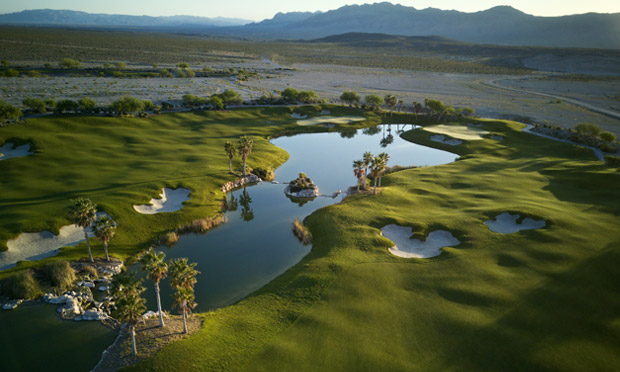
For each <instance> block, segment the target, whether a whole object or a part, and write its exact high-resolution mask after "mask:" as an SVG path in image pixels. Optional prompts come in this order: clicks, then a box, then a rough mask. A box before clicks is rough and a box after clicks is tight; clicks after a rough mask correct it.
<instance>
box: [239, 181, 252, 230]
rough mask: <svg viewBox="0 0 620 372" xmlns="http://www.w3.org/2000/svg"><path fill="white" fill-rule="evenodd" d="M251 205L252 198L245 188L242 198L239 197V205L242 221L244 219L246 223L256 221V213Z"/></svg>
mask: <svg viewBox="0 0 620 372" xmlns="http://www.w3.org/2000/svg"><path fill="white" fill-rule="evenodd" d="M251 203H252V198H251V197H250V194H249V193H248V191H247V190H246V188H245V187H244V188H243V192H242V193H241V196H239V204H241V219H243V220H244V221H246V222H248V221H252V220H253V219H254V211H253V210H252V208H251V207H250V204H251Z"/></svg>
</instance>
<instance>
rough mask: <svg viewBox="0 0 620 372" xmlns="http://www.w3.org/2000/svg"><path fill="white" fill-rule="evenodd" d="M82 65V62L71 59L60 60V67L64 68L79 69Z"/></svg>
mask: <svg viewBox="0 0 620 372" xmlns="http://www.w3.org/2000/svg"><path fill="white" fill-rule="evenodd" d="M80 65H81V63H80V61H76V60H74V59H71V58H63V59H61V60H60V67H64V68H79V67H80Z"/></svg>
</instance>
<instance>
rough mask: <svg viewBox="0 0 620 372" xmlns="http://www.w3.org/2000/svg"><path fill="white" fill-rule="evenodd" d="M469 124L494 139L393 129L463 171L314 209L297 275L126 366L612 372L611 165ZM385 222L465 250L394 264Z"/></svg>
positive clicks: (617, 328) (617, 221) (619, 239)
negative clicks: (499, 226) (505, 216)
mask: <svg viewBox="0 0 620 372" xmlns="http://www.w3.org/2000/svg"><path fill="white" fill-rule="evenodd" d="M405 119H406V118H404V117H401V116H400V115H396V114H395V115H394V118H393V120H401V121H400V122H406V121H402V120H405ZM395 122H399V121H395ZM480 122H481V123H483V125H482V127H481V129H482V130H486V131H488V132H491V133H494V134H498V135H502V136H504V140H503V141H501V142H497V141H493V140H489V139H483V140H478V141H472V142H468V143H464V144H461V145H459V146H448V145H441V144H438V143H436V142H433V141H431V140H430V136H431V135H432V134H431V133H429V132H426V131H413V132H407V133H405V134H404V136H405V137H406V138H407V139H409V140H411V141H414V142H417V143H421V144H426V145H428V146H432V147H439V148H443V149H446V150H449V151H456V152H458V153H459V154H460V155H461V160H459V161H457V162H455V163H452V164H447V165H441V166H436V167H427V168H417V169H409V170H404V171H400V172H396V173H393V174H391V175H389V176H386V177H384V179H383V186H385V187H384V188H383V190H382V192H381V193H380V194H379V195H377V196H365V195H356V196H352V197H348V198H347V199H345V201H344V202H343V203H341V204H339V205H334V206H330V207H327V208H324V209H320V210H318V211H317V212H315V213H314V214H313V215H311V216H310V217H309V218H308V221H307V222H308V225H309V227H310V230H311V232H312V234H313V248H312V251H311V252H310V254H308V256H306V257H305V258H304V259H303V260H302V261H301V262H300V263H299V264H298V265H296V266H294V267H293V268H291V269H290V270H288V271H287V272H286V273H284V274H283V275H282V276H280V277H279V278H277V279H275V280H274V281H272V282H271V283H270V284H268V285H267V286H266V287H264V288H263V289H261V290H259V291H258V292H257V293H255V294H254V295H252V296H250V297H248V298H246V299H245V300H243V301H241V302H240V303H238V304H236V305H233V306H230V307H227V308H223V309H219V310H217V311H213V312H209V313H206V314H203V315H201V316H203V317H204V319H205V321H204V325H203V329H202V330H201V331H199V332H198V333H196V334H195V335H192V336H191V337H189V338H188V339H186V340H184V341H181V342H178V343H175V344H172V345H169V346H166V347H165V348H164V349H162V351H161V352H160V353H159V354H157V355H156V356H155V357H154V358H152V359H150V360H148V361H146V362H145V363H142V364H139V365H137V366H134V367H131V368H129V369H128V370H135V371H142V370H156V371H171V370H178V371H188V370H192V371H194V370H201V371H220V370H243V371H248V370H258V371H291V370H295V371H317V370H324V371H399V370H402V371H405V370H406V371H481V370H484V371H554V370H562V371H584V370H599V371H613V370H618V369H620V356H619V354H618V352H617V351H618V350H620V313H619V312H618V309H619V308H620V298H619V297H618V292H619V291H620V270H618V267H619V266H620V233H619V231H618V226H620V195H619V194H618V189H617V185H618V184H620V173H619V172H618V169H614V168H609V167H607V166H605V165H604V164H603V163H601V162H599V161H597V160H596V159H595V157H594V156H593V155H592V153H591V152H590V151H589V150H585V149H582V148H579V147H576V146H572V145H568V144H564V143H559V142H554V141H550V140H547V139H544V138H539V137H536V136H533V135H530V134H527V133H523V132H521V129H522V127H523V125H521V124H518V123H514V122H504V121H491V120H480ZM448 125H449V124H448ZM459 125H463V124H462V123H461V124H459ZM363 151H364V149H360V153H362V152H363ZM502 212H512V213H518V214H520V215H522V216H527V217H531V218H534V219H536V220H540V219H542V220H545V222H546V227H544V228H542V229H538V230H528V231H521V232H517V233H514V234H499V233H494V232H491V231H490V230H489V228H488V227H487V226H486V225H485V224H484V221H486V220H488V219H490V218H494V217H495V216H497V215H498V214H500V213H502ZM391 223H395V224H399V225H405V226H411V227H413V228H414V231H415V232H416V233H417V235H426V234H428V233H429V232H432V231H435V230H438V229H443V230H447V231H450V232H451V233H452V234H453V235H454V236H455V237H456V238H457V239H459V240H460V241H461V244H460V245H459V246H458V247H455V248H444V252H443V253H442V254H441V255H440V256H438V257H434V258H430V259H404V258H398V257H395V256H392V255H391V254H390V253H389V252H388V248H389V247H391V246H392V244H391V242H390V241H389V240H387V239H385V238H383V237H381V236H380V233H379V232H380V228H381V227H383V226H385V225H387V224H391Z"/></svg>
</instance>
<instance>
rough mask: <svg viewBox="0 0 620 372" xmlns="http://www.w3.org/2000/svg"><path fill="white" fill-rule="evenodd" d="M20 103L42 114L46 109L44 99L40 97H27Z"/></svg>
mask: <svg viewBox="0 0 620 372" xmlns="http://www.w3.org/2000/svg"><path fill="white" fill-rule="evenodd" d="M22 103H23V104H24V106H26V107H27V108H29V109H30V110H32V112H36V113H39V114H42V113H44V112H46V111H47V105H46V104H45V101H44V100H42V99H40V98H30V97H27V98H24V100H23V101H22Z"/></svg>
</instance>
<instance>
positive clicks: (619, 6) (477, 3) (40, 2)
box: [0, 0, 620, 21]
mask: <svg viewBox="0 0 620 372" xmlns="http://www.w3.org/2000/svg"><path fill="white" fill-rule="evenodd" d="M372 2H378V1H377V0H367V1H356V0H311V1H303V2H302V1H291V0H287V1H284V0H227V1H222V0H175V1H170V0H165V1H162V0H103V1H101V0H1V1H0V14H1V13H13V12H19V11H22V10H25V9H69V10H81V11H85V12H89V13H107V14H129V15H150V16H162V15H166V16H169V15H195V16H203V17H217V16H222V17H231V18H244V19H249V20H254V21H260V20H263V19H266V18H271V17H273V16H274V14H276V13H278V12H293V11H317V10H321V11H327V10H332V9H336V8H339V7H341V6H343V5H350V4H364V3H372ZM391 2H392V3H398V4H402V5H406V6H413V7H415V8H416V9H424V8H428V7H433V8H439V9H455V10H459V11H463V12H476V11H479V10H485V9H488V8H491V7H494V6H497V5H511V6H512V7H514V8H517V9H519V10H521V11H523V12H525V13H528V14H533V15H538V16H559V15H567V14H579V13H588V12H597V13H620V0H589V1H575V0H519V1H511V0H500V1H497V0H470V1H462V0H428V1H427V0H420V1H418V0H404V1H391Z"/></svg>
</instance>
